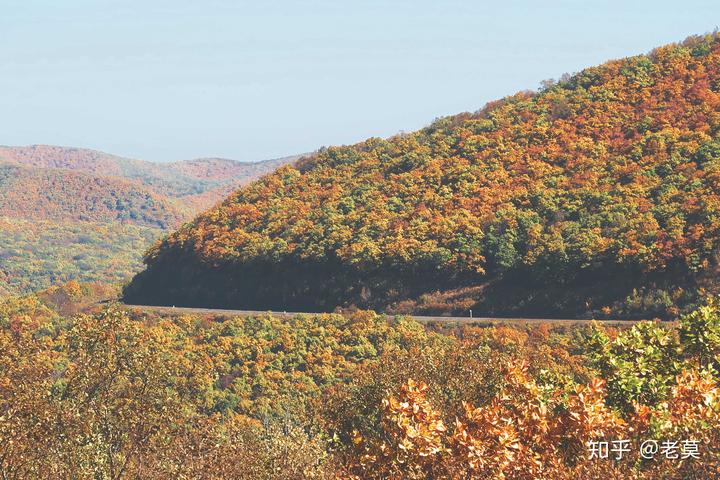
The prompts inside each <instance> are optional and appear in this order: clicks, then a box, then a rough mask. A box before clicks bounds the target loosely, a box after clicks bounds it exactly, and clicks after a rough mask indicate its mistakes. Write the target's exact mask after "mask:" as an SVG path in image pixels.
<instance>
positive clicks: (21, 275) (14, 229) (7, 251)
mask: <svg viewBox="0 0 720 480" xmlns="http://www.w3.org/2000/svg"><path fill="white" fill-rule="evenodd" d="M161 234H162V231H161V230H160V229H157V228H152V227H144V226H136V225H122V224H117V223H96V222H77V223H67V222H51V221H40V220H35V221H28V220H17V219H10V218H2V217H0V246H1V248H0V297H2V290H3V288H5V289H7V290H9V292H8V294H10V293H15V294H19V293H29V292H31V291H37V290H41V289H43V288H47V287H49V286H50V285H52V284H54V283H62V282H67V281H70V280H78V281H83V282H95V281H99V282H106V283H118V284H119V283H122V282H124V281H126V280H127V279H129V278H130V277H131V276H132V275H133V274H134V273H135V272H137V271H138V270H140V268H141V266H142V261H141V255H142V252H143V251H145V250H146V249H147V248H148V247H149V246H150V245H152V243H153V241H154V240H155V239H156V238H158V237H159V236H160V235H161Z"/></svg>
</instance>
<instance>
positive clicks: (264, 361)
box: [0, 282, 720, 480]
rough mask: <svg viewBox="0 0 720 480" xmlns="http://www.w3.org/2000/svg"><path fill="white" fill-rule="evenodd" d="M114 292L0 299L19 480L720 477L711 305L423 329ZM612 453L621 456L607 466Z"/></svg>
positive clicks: (7, 459) (396, 321) (714, 305)
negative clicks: (153, 304)
mask: <svg viewBox="0 0 720 480" xmlns="http://www.w3.org/2000/svg"><path fill="white" fill-rule="evenodd" d="M105 295H107V292H106V291H105V289H104V288H103V287H102V286H100V285H97V284H80V283H77V282H70V283H68V284H65V285H63V286H59V287H53V288H51V289H49V290H46V291H43V292H39V293H37V294H33V295H28V296H23V297H13V298H11V299H8V300H5V301H4V302H2V303H0V412H1V417H0V418H1V419H2V421H0V472H1V473H2V475H3V478H7V479H24V478H34V479H45V478H47V479H51V478H52V479H74V480H82V479H155V478H157V479H161V478H162V479H166V478H169V477H172V478H177V479H188V480H190V479H213V480H214V479H271V478H272V479H274V478H283V479H348V480H354V479H430V478H434V479H439V478H447V479H470V478H488V479H490V478H492V479H499V478H504V479H518V480H531V479H555V480H558V479H559V480H562V479H568V480H570V479H578V478H582V479H586V480H591V479H617V480H620V479H686V480H687V479H708V478H715V476H716V475H717V472H718V471H720V470H718V469H720V433H719V432H720V390H718V380H720V375H719V374H718V367H719V366H720V304H719V303H718V302H717V301H716V300H715V299H714V298H709V299H707V300H706V301H704V302H703V305H702V306H700V307H698V308H697V309H695V310H693V311H692V312H689V313H688V314H686V315H683V316H682V317H681V318H680V320H679V321H678V322H677V323H674V324H664V323H658V322H639V323H637V324H636V325H634V326H633V327H631V328H624V329H615V328H608V327H604V326H602V324H600V323H598V322H587V323H580V324H575V325H573V326H564V325H560V326H557V325H555V326H553V325H550V324H547V323H546V324H541V325H527V326H503V325H500V326H494V327H479V326H473V325H456V326H452V325H446V324H443V325H429V326H423V325H420V324H419V323H417V322H415V321H414V320H413V319H412V318H411V317H406V316H395V317H390V316H384V315H378V314H376V313H374V312H372V311H362V310H358V311H355V312H353V313H351V314H348V315H339V314H315V315H309V314H308V315H305V314H303V315H296V316H293V317H291V318H289V319H284V318H278V317H273V316H272V315H269V314H264V315H256V316H246V317H218V316H200V315H182V314H177V315H156V314H152V313H142V312H139V311H137V310H128V309H126V308H125V307H123V306H121V305H115V304H108V305H98V304H97V303H96V300H97V299H98V298H103V297H104V296H105ZM593 442H595V443H593ZM602 442H607V443H608V444H610V445H613V450H612V451H611V453H610V454H607V452H606V455H605V456H602V455H601V454H598V452H597V451H595V455H593V452H594V450H593V448H592V445H594V444H601V443H602ZM618 442H626V443H623V444H620V445H626V447H625V448H619V447H616V446H615V445H616V444H618ZM648 442H649V444H650V445H655V446H656V447H657V448H655V449H653V448H650V449H649V450H647V449H643V450H641V449H640V447H641V445H645V444H648Z"/></svg>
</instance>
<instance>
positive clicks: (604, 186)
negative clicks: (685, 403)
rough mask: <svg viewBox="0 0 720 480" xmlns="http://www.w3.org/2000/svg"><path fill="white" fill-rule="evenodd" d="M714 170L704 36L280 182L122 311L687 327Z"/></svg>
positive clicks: (156, 274)
mask: <svg viewBox="0 0 720 480" xmlns="http://www.w3.org/2000/svg"><path fill="white" fill-rule="evenodd" d="M719 172H720V37H718V35H708V36H705V37H693V38H689V39H688V40H686V41H685V42H684V43H682V44H676V45H669V46H665V47H661V48H658V49H656V50H654V51H653V52H651V53H650V54H648V55H640V56H636V57H632V58H626V59H622V60H617V61H611V62H608V63H606V64H604V65H601V66H599V67H595V68H589V69H587V70H584V71H582V72H580V73H578V74H576V75H573V76H569V77H567V78H564V79H563V80H562V81H560V82H557V83H554V84H548V85H545V86H544V87H543V89H542V90H541V91H540V92H538V93H531V92H523V93H519V94H516V95H514V96H511V97H508V98H505V99H503V100H500V101H497V102H493V103H490V104H488V105H487V106H486V107H485V108H483V109H482V110H480V111H478V112H476V113H464V114H460V115H456V116H453V117H447V118H442V119H439V120H437V121H435V122H434V123H433V124H432V125H430V126H429V127H427V128H424V129H422V130H420V131H417V132H414V133H411V134H404V135H399V136H396V137H393V138H390V139H387V140H383V139H378V138H372V139H369V140H367V141H365V142H362V143H360V144H357V145H353V146H343V147H332V148H328V149H325V150H323V151H321V152H319V153H318V154H316V155H313V156H311V157H307V158H305V159H304V160H301V161H300V162H299V163H298V164H297V165H295V166H288V167H283V168H281V169H280V170H278V171H277V172H275V173H274V174H272V175H269V176H267V177H265V178H263V179H262V180H260V181H258V182H255V183H253V184H252V185H249V186H247V187H245V188H242V189H240V190H238V191H237V192H235V193H234V194H233V195H231V196H230V197H229V198H228V199H227V200H226V201H225V202H224V203H223V204H222V205H220V206H218V207H217V208H214V209H212V210H210V211H208V212H206V213H204V214H202V215H201V216H199V217H198V218H197V219H195V220H194V221H193V222H192V223H190V224H187V225H185V226H183V227H182V228H181V229H180V230H178V231H177V232H175V233H174V234H172V235H171V236H169V237H168V238H167V239H165V240H164V241H162V242H160V243H158V244H157V245H156V246H155V248H153V249H152V250H151V251H150V252H149V254H148V255H147V257H146V259H145V261H146V263H147V265H148V267H147V270H146V271H144V272H142V273H141V274H139V275H138V276H137V277H136V278H135V279H134V281H133V282H132V283H131V284H130V285H129V286H128V287H127V289H126V291H125V296H126V299H127V300H128V301H129V302H136V303H165V304H176V305H212V306H217V307H221V306H222V307H242V308H257V309H262V308H279V309H288V310H291V309H306V310H311V311H316V310H326V309H333V308H335V307H336V306H337V305H358V306H363V307H373V308H382V309H394V310H402V309H416V308H421V309H427V310H432V309H433V308H434V307H432V305H433V303H438V302H435V300H436V299H438V298H444V299H449V298H452V297H453V293H452V292H465V294H463V295H464V296H463V295H460V297H462V298H457V299H456V300H457V303H453V302H452V301H451V302H450V303H449V304H447V305H445V306H443V307H442V308H443V309H446V310H447V311H453V310H457V309H460V308H462V309H463V310H464V309H466V308H473V309H474V311H475V312H477V313H478V314H497V315H502V314H526V315H575V316H584V315H592V314H594V315H611V316H626V317H637V316H655V315H658V316H663V317H667V316H673V315H675V314H676V313H677V311H678V309H680V308H684V307H685V306H686V305H688V304H690V303H692V302H693V301H694V295H695V293H694V292H695V291H697V289H698V288H701V287H704V288H709V289H713V288H715V286H716V285H717V282H716V281H715V278H716V276H717V275H716V272H717V263H718V262H717V260H718V244H719V242H720V198H719V197H718V192H719V191H720V173H719ZM440 303H441V302H440Z"/></svg>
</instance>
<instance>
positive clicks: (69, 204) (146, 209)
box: [0, 145, 296, 297]
mask: <svg viewBox="0 0 720 480" xmlns="http://www.w3.org/2000/svg"><path fill="white" fill-rule="evenodd" d="M295 159H296V157H288V158H282V159H275V160H267V161H264V162H255V163H248V162H238V161H234V160H227V159H219V158H203V159H196V160H185V161H179V162H173V163H166V164H158V163H152V162H146V161H141V160H131V159H126V158H122V157H117V156H114V155H110V154H106V153H103V152H97V151H94V150H84V149H76V148H67V147H53V146H44V145H37V146H30V147H0V297H2V296H7V295H10V294H12V293H28V292H31V291H35V290H38V289H42V288H47V287H49V286H51V285H53V284H55V283H58V282H66V281H69V280H80V281H103V282H113V283H121V282H126V281H127V280H128V279H130V278H131V277H132V276H133V275H134V274H135V273H137V272H138V271H139V270H140V268H141V267H142V262H141V259H142V253H143V252H144V251H145V250H147V248H148V247H150V246H151V245H152V243H153V241H154V240H156V239H157V238H160V237H161V236H162V235H164V234H166V233H167V231H168V230H169V229H174V228H177V227H178V226H179V225H181V224H182V222H183V221H186V220H189V219H191V218H192V217H193V215H195V214H196V213H198V212H200V211H202V210H203V209H206V208H208V207H210V206H212V205H213V204H215V203H216V202H217V201H219V200H220V199H221V198H224V197H225V196H227V194H229V193H230V192H231V191H232V190H234V189H235V188H237V187H238V186H239V185H242V184H244V183H247V182H249V181H250V180H252V179H256V178H258V177H260V176H262V175H263V174H265V173H267V172H269V171H271V170H273V169H275V168H276V167H277V166H279V165H283V164H285V163H287V162H290V161H293V160H295Z"/></svg>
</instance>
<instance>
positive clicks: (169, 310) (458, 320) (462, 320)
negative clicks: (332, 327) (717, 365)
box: [125, 304, 674, 327]
mask: <svg viewBox="0 0 720 480" xmlns="http://www.w3.org/2000/svg"><path fill="white" fill-rule="evenodd" d="M125 307H126V308H129V309H131V310H136V311H142V312H157V313H160V314H165V315H170V314H176V315H177V314H185V313H187V314H197V315H215V316H219V317H238V316H248V315H262V314H267V313H270V314H272V315H273V316H277V317H292V316H295V315H300V314H308V315H317V313H307V312H274V311H255V310H224V309H215V308H187V307H158V306H149V305H127V304H126V305H125ZM411 316H412V318H413V319H415V320H416V321H418V322H420V323H422V324H430V323H445V324H472V325H501V324H503V325H508V324H509V325H532V324H541V323H550V324H554V325H579V324H587V322H589V320H582V319H581V320H579V319H557V318H486V317H473V318H470V317H469V316H468V317H446V316H426V315H411ZM598 322H599V323H601V324H602V325H606V326H612V327H628V326H632V325H634V324H635V323H637V322H638V320H598ZM664 323H668V324H672V323H674V322H664Z"/></svg>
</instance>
